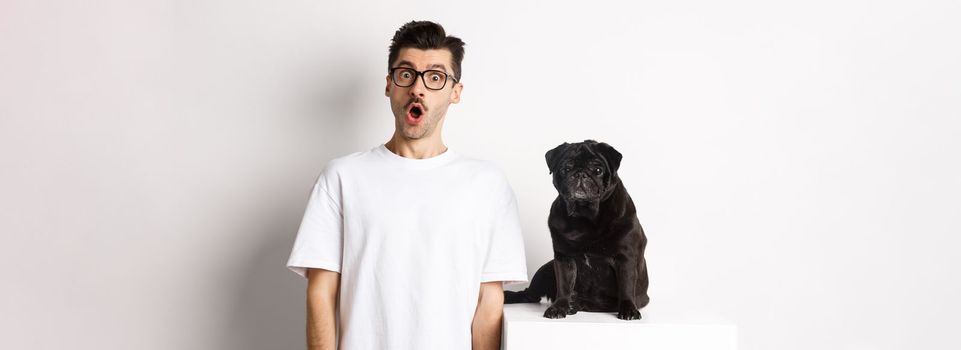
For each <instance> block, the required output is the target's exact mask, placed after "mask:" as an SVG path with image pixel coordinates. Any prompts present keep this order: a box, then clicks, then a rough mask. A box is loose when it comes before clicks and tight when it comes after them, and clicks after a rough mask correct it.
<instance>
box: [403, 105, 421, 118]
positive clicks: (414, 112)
mask: <svg viewBox="0 0 961 350" xmlns="http://www.w3.org/2000/svg"><path fill="white" fill-rule="evenodd" d="M407 115H408V116H410V117H411V118H413V119H414V120H417V119H420V117H421V116H422V115H424V106H421V105H420V104H419V103H411V104H410V107H408V109H407Z"/></svg>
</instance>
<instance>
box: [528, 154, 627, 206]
mask: <svg viewBox="0 0 961 350" xmlns="http://www.w3.org/2000/svg"><path fill="white" fill-rule="evenodd" d="M545 157H546V158H547V167H548V169H549V170H550V172H551V173H552V174H554V188H556V189H557V192H558V193H559V194H560V195H561V197H563V198H564V199H566V200H568V201H594V202H596V201H600V200H601V198H602V197H603V196H604V194H605V193H607V192H608V191H609V190H610V189H611V188H612V187H613V186H614V185H616V184H617V168H618V167H619V166H620V165H621V153H620V152H618V151H617V150H615V149H614V147H611V146H610V145H608V144H606V143H603V142H597V141H594V140H585V141H584V142H580V143H567V142H565V143H563V144H561V145H560V146H557V147H555V148H554V149H552V150H550V151H547V154H546V155H545Z"/></svg>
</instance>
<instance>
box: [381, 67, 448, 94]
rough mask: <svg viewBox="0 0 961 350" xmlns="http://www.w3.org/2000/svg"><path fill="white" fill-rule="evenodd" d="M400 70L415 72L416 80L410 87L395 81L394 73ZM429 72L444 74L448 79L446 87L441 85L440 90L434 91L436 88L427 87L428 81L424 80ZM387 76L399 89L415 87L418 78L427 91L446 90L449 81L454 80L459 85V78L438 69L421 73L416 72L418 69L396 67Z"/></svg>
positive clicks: (445, 80)
mask: <svg viewBox="0 0 961 350" xmlns="http://www.w3.org/2000/svg"><path fill="white" fill-rule="evenodd" d="M398 69H408V70H411V71H413V72H414V80H412V81H411V82H410V85H406V86H405V85H400V83H398V82H397V79H394V71H396V70H398ZM427 72H437V73H440V74H443V75H444V77H446V79H444V85H441V86H440V88H437V89H434V88H431V87H430V86H427V79H424V74H426V73H427ZM387 76H388V77H390V81H392V82H394V85H397V86H398V87H411V86H414V84H417V78H418V77H419V78H420V81H421V82H423V83H424V87H425V88H427V90H432V91H438V90H444V88H446V87H447V81H448V80H453V81H454V84H457V83H458V81H457V78H454V76H453V75H450V74H448V73H447V72H445V71H442V70H436V69H428V70H425V71H423V72H422V71H419V70H416V69H414V68H410V67H394V68H391V69H389V70H387Z"/></svg>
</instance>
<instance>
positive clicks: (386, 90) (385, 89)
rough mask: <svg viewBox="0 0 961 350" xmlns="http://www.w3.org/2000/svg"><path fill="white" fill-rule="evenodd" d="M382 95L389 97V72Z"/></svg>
mask: <svg viewBox="0 0 961 350" xmlns="http://www.w3.org/2000/svg"><path fill="white" fill-rule="evenodd" d="M384 96H387V97H390V74H388V75H387V85H386V86H384Z"/></svg>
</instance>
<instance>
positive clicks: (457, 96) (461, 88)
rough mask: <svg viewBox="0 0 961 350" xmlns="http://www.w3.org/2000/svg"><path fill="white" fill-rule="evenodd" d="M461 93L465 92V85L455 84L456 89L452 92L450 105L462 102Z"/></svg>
mask: <svg viewBox="0 0 961 350" xmlns="http://www.w3.org/2000/svg"><path fill="white" fill-rule="evenodd" d="M461 91H464V84H461V83H454V88H453V89H451V92H450V103H458V102H460V93H461Z"/></svg>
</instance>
